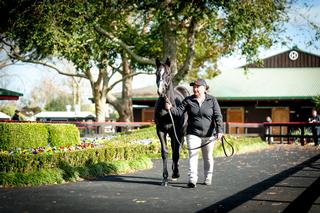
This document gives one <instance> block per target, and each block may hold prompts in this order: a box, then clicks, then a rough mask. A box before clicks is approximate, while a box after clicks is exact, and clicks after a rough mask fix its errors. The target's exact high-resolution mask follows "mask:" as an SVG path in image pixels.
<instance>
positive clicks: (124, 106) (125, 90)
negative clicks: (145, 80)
mask: <svg viewBox="0 0 320 213" xmlns="http://www.w3.org/2000/svg"><path fill="white" fill-rule="evenodd" d="M122 63H123V71H122V73H123V74H122V76H123V83H122V101H121V102H122V103H121V108H120V110H119V116H120V118H119V120H120V121H125V122H130V121H133V109H132V80H133V77H127V76H129V75H131V72H132V70H131V68H130V65H129V61H128V57H127V54H126V53H124V54H122Z"/></svg>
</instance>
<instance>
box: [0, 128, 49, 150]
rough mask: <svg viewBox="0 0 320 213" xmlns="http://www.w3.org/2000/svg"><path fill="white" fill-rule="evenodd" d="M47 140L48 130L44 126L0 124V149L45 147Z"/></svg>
mask: <svg viewBox="0 0 320 213" xmlns="http://www.w3.org/2000/svg"><path fill="white" fill-rule="evenodd" d="M48 138H49V134H48V129H47V127H46V125H45V124H41V123H0V149H5V150H8V149H12V148H16V147H20V148H30V147H39V146H46V145H47V144H48Z"/></svg>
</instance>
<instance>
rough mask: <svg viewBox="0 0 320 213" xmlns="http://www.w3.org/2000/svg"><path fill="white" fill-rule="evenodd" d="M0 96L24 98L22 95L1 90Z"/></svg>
mask: <svg viewBox="0 0 320 213" xmlns="http://www.w3.org/2000/svg"><path fill="white" fill-rule="evenodd" d="M0 96H17V97H18V96H23V94H22V93H19V92H14V91H11V90H7V89H3V88H0Z"/></svg>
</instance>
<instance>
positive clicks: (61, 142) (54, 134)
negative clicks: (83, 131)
mask: <svg viewBox="0 0 320 213" xmlns="http://www.w3.org/2000/svg"><path fill="white" fill-rule="evenodd" d="M46 127H47V129H48V133H49V138H48V144H50V145H51V146H72V145H76V144H78V143H79V141H80V134H79V130H78V128H77V127H76V126H75V125H70V124H46Z"/></svg>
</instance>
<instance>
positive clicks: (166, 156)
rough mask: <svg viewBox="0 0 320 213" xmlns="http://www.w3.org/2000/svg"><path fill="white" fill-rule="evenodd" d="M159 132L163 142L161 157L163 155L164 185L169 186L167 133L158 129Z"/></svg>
mask: <svg viewBox="0 0 320 213" xmlns="http://www.w3.org/2000/svg"><path fill="white" fill-rule="evenodd" d="M157 134H158V137H159V140H160V144H161V157H162V166H163V170H162V177H163V179H162V183H161V185H162V186H168V169H167V158H168V150H167V139H166V136H167V134H166V133H164V132H161V131H159V130H157Z"/></svg>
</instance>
